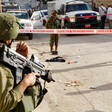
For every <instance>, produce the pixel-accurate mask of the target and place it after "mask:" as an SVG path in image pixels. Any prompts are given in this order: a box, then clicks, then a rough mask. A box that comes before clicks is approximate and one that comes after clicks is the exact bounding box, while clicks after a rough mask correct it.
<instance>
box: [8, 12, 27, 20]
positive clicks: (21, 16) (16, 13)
mask: <svg viewBox="0 0 112 112" xmlns="http://www.w3.org/2000/svg"><path fill="white" fill-rule="evenodd" d="M10 13H11V14H13V15H14V16H16V17H17V18H20V19H28V14H27V13H25V12H10Z"/></svg>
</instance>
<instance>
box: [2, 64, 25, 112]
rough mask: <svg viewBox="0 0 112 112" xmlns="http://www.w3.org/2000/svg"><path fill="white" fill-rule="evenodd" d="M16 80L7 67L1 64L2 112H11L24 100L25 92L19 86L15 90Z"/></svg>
mask: <svg viewBox="0 0 112 112" xmlns="http://www.w3.org/2000/svg"><path fill="white" fill-rule="evenodd" d="M13 85H14V78H13V75H12V73H11V71H10V69H8V68H7V67H6V66H4V65H3V64H0V112H9V111H10V110H11V109H13V108H15V106H16V105H17V103H18V102H19V101H21V99H22V98H23V92H22V89H21V87H20V86H19V85H18V86H17V87H15V88H14V89H13Z"/></svg>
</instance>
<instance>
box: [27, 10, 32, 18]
mask: <svg viewBox="0 0 112 112" xmlns="http://www.w3.org/2000/svg"><path fill="white" fill-rule="evenodd" d="M28 14H29V17H31V16H32V9H29V11H28Z"/></svg>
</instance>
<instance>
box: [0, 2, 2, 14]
mask: <svg viewBox="0 0 112 112" xmlns="http://www.w3.org/2000/svg"><path fill="white" fill-rule="evenodd" d="M1 12H2V8H1V0H0V13H1Z"/></svg>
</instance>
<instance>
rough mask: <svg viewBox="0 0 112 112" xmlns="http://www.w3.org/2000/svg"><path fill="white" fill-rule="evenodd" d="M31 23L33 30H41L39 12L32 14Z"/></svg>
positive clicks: (41, 22)
mask: <svg viewBox="0 0 112 112" xmlns="http://www.w3.org/2000/svg"><path fill="white" fill-rule="evenodd" d="M31 21H32V24H33V29H42V28H43V16H42V14H41V12H40V11H35V12H33V14H32V16H31Z"/></svg>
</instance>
